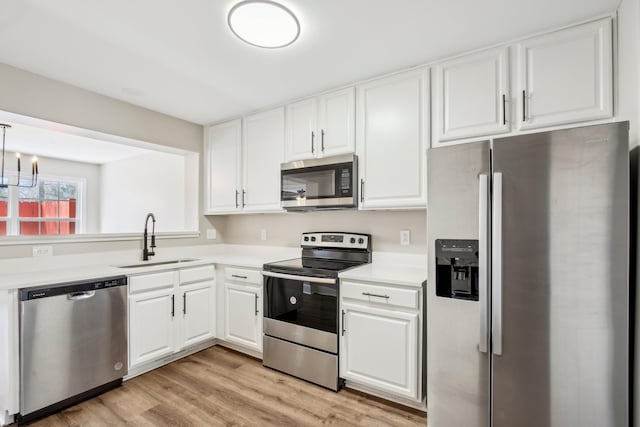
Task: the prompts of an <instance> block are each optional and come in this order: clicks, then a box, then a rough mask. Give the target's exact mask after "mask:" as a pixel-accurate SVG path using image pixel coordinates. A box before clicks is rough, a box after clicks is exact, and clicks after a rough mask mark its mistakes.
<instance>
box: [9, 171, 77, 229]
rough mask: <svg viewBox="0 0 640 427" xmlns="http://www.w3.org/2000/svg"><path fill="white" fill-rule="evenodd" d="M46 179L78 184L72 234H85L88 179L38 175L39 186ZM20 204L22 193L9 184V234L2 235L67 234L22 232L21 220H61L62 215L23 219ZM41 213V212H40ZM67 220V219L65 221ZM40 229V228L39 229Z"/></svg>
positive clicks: (40, 221) (38, 221)
mask: <svg viewBox="0 0 640 427" xmlns="http://www.w3.org/2000/svg"><path fill="white" fill-rule="evenodd" d="M7 175H8V176H11V177H15V176H16V175H17V174H15V173H9V174H7ZM45 181H50V182H51V181H53V182H58V183H60V182H68V183H72V184H75V185H76V189H77V194H76V217H75V218H73V221H68V222H75V224H76V226H75V232H74V234H71V236H73V235H76V234H84V232H85V229H86V228H85V227H86V222H85V218H86V205H87V203H86V197H87V190H86V189H87V179H86V178H83V177H77V176H60V175H48V174H47V175H38V184H37V185H38V186H39V185H40V184H41V183H43V182H45ZM19 205H20V194H19V188H18V187H15V186H9V209H8V213H9V216H8V217H7V218H6V221H7V234H6V236H2V237H4V238H6V237H11V238H18V237H22V238H25V237H26V238H41V237H60V236H66V235H63V234H49V235H43V234H40V232H38V234H24V235H23V234H20V222H21V220H23V221H25V222H37V223H43V222H58V223H59V222H61V221H60V217H57V218H44V217H41V216H38V217H23V218H22V219H21V217H20V215H19ZM39 214H40V212H39ZM2 220H5V218H4V217H1V218H0V221H2ZM63 222H67V221H63ZM39 231H40V230H39Z"/></svg>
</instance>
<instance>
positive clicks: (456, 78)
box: [434, 47, 510, 145]
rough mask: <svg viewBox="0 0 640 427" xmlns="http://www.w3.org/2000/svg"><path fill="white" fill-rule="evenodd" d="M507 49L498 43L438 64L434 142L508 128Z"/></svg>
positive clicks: (495, 132)
mask: <svg viewBox="0 0 640 427" xmlns="http://www.w3.org/2000/svg"><path fill="white" fill-rule="evenodd" d="M508 52H509V51H508V48H506V47H502V48H499V49H492V50H488V51H484V52H481V53H477V54H473V55H467V56H464V57H462V58H458V59H455V60H452V61H448V62H445V63H443V64H440V65H438V67H437V70H436V75H437V84H436V88H437V89H436V90H437V101H436V117H437V119H436V120H437V123H436V127H437V130H438V142H442V141H448V140H452V139H460V138H468V137H473V136H482V135H491V134H498V133H503V132H508V131H509V130H510V126H509V118H508V117H507V111H509V109H508V105H510V103H509V102H508V101H509V78H508V73H509V68H508V61H509V59H508ZM434 145H437V143H436V144H434Z"/></svg>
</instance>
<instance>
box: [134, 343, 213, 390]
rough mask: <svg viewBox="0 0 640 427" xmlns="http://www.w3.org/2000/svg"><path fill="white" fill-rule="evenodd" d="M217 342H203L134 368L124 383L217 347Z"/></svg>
mask: <svg viewBox="0 0 640 427" xmlns="http://www.w3.org/2000/svg"><path fill="white" fill-rule="evenodd" d="M216 341H217V340H216V339H215V338H214V339H211V340H207V341H204V342H201V343H200V344H196V345H194V346H193V347H189V348H187V349H184V350H182V351H180V352H178V353H174V354H172V355H170V356H166V357H163V358H162V359H158V360H154V361H152V362H148V363H145V364H144V365H140V366H136V367H135V368H132V369H130V370H129V373H128V374H127V376H125V377H124V378H123V380H124V381H127V380H130V379H131V378H135V377H137V376H138V375H142V374H144V373H146V372H149V371H153V370H154V369H158V368H159V367H161V366H164V365H166V364H167V363H171V362H175V361H176V360H178V359H182V358H183V357H187V356H190V355H192V354H193V353H197V352H199V351H202V350H205V349H207V348H209V347H212V346H214V345H216V343H217V342H216Z"/></svg>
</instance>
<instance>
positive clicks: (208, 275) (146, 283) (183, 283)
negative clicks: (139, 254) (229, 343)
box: [129, 265, 215, 368]
mask: <svg viewBox="0 0 640 427" xmlns="http://www.w3.org/2000/svg"><path fill="white" fill-rule="evenodd" d="M214 337H215V268H214V266H213V265H207V266H201V267H192V268H184V269H180V270H172V271H164V272H160V273H150V274H141V275H136V276H131V277H129V368H135V367H137V366H139V365H142V364H144V363H147V362H152V361H155V360H158V359H161V358H163V357H165V356H169V355H171V354H173V353H176V352H178V351H181V350H183V349H185V348H187V347H189V346H192V345H194V344H198V343H200V342H202V341H205V340H208V339H212V338H214Z"/></svg>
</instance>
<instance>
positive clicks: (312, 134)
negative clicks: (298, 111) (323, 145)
mask: <svg viewBox="0 0 640 427" xmlns="http://www.w3.org/2000/svg"><path fill="white" fill-rule="evenodd" d="M315 139H316V134H315V132H314V131H311V154H314V153H315V152H316V147H315V142H314V140H315Z"/></svg>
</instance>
